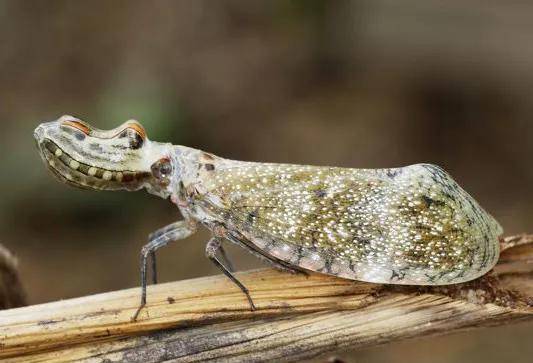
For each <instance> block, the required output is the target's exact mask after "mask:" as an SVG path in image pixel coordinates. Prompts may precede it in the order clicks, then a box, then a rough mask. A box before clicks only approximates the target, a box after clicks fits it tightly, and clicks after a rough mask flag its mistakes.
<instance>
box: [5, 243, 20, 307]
mask: <svg viewBox="0 0 533 363" xmlns="http://www.w3.org/2000/svg"><path fill="white" fill-rule="evenodd" d="M24 305H26V294H25V292H24V289H23V288H22V284H21V282H20V279H19V275H18V268H17V259H16V258H15V257H14V256H13V255H12V254H11V253H10V252H9V251H8V250H7V249H6V248H5V247H4V246H2V245H1V244H0V310H2V309H10V308H16V307H19V306H24Z"/></svg>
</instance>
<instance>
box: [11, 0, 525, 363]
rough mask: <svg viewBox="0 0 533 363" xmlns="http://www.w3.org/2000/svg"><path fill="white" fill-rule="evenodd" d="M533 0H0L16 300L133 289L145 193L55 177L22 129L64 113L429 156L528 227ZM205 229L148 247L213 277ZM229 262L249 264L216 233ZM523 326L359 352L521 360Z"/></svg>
mask: <svg viewBox="0 0 533 363" xmlns="http://www.w3.org/2000/svg"><path fill="white" fill-rule="evenodd" d="M532 14H533V4H532V3H527V2H520V1H508V2H489V3H487V2H483V1H470V2H446V1H435V0H429V1H428V0H405V1H401V2H397V1H394V0H377V1H353V2H349V1H333V2H328V1H217V2H214V1H212V2H209V1H156V2H152V1H146V2H137V1H84V2H82V1H0V119H1V122H2V131H1V133H0V155H1V162H2V177H1V178H0V193H1V197H0V243H3V244H4V245H6V246H7V247H8V248H9V249H10V250H11V251H12V252H13V253H15V254H16V255H17V256H18V258H19V261H20V268H21V273H22V279H23V281H24V283H25V285H26V288H27V290H28V295H29V299H30V302H31V303H40V302H46V301H52V300H58V299H64V298H70V297H75V296H80V295H87V294H94V293H98V292H103V291H109V290H114V289H122V288H127V287H133V286H137V285H138V284H139V277H138V254H139V251H140V248H141V246H142V245H143V244H144V243H145V242H146V236H147V234H148V233H149V232H150V231H153V230H155V229H157V228H159V227H161V226H163V225H165V224H168V223H170V222H172V221H174V220H176V219H178V218H180V217H179V215H178V212H177V209H176V208H175V207H174V206H172V205H171V204H170V203H168V202H165V201H163V200H160V199H157V198H155V197H152V196H149V195H146V194H144V193H134V194H128V193H94V192H86V191H78V190H74V189H70V188H68V187H66V186H64V185H61V184H60V183H58V182H57V181H56V180H55V179H54V178H52V176H51V175H50V174H49V173H48V172H47V171H46V170H45V168H44V166H43V165H42V164H41V161H40V159H39V156H38V154H37V152H36V149H35V147H34V143H33V139H32V131H33V129H34V127H35V126H37V124H38V123H39V122H41V121H49V120H53V119H56V118H58V117H59V116H61V115H62V114H72V115H75V116H78V117H80V118H82V119H84V120H86V121H88V122H90V123H91V124H93V125H95V126H97V127H99V128H104V129H106V128H112V127H115V126H117V125H118V124H120V123H122V122H123V121H125V120H127V119H128V118H136V119H138V120H139V121H141V122H142V123H143V124H144V125H145V127H146V128H147V130H148V134H149V136H150V138H152V139H154V140H158V141H171V142H173V143H177V144H183V145H187V146H191V147H196V148H201V149H204V150H207V151H210V152H213V153H215V154H219V155H220V156H224V157H228V158H234V159H241V160H256V161H274V162H291V163H302V164H303V163H309V164H320V165H337V166H347V167H372V168H373V167H394V166H403V165H407V164H411V163H417V162H432V163H436V164H439V165H441V166H443V167H444V168H445V169H447V170H448V171H449V172H450V173H451V174H452V175H453V176H454V177H455V178H456V180H457V181H458V182H459V183H460V184H462V185H463V186H464V187H465V189H467V190H468V191H469V192H470V193H471V194H472V195H473V196H474V197H475V198H476V199H478V200H479V201H480V203H481V204H482V205H483V206H484V207H485V208H486V209H487V210H488V211H490V212H491V213H492V214H493V215H494V216H495V217H496V218H497V219H498V220H499V221H500V222H501V224H502V225H503V226H504V229H505V230H506V234H514V233H517V232H522V231H529V232H533V222H532V217H533V203H532V202H533V193H532V192H531V185H532V183H533V167H532V166H533V165H532V156H533V117H532V116H533V97H532V96H531V93H532V91H531V90H532V89H533V22H532V21H531V15H532ZM207 236H208V235H207V233H205V232H202V233H198V234H197V235H195V236H194V237H192V238H189V239H187V240H185V241H181V242H178V243H175V244H173V245H171V246H169V247H167V248H165V249H163V250H160V252H159V254H158V256H159V258H160V263H159V267H160V274H161V277H162V280H164V281H169V280H178V279H185V278H190V277H196V276H203V275H207V274H215V273H218V271H217V270H216V268H214V267H212V266H211V264H210V263H209V262H208V261H207V260H206V259H205V258H204V245H205V242H206V240H207ZM230 253H231V254H232V255H233V256H234V260H235V261H236V262H237V263H236V264H237V265H238V266H240V268H241V269H248V268H255V267H259V266H260V265H261V264H260V262H259V261H258V260H256V259H254V258H252V257H250V256H248V255H247V253H246V252H243V251H240V250H238V249H236V248H233V249H231V251H230ZM532 339H533V326H532V325H522V326H512V327H504V328H495V329H491V330H485V331H482V332H472V333H463V334H460V335H455V336H451V337H443V338H435V339H426V340H417V341H409V342H402V343H397V344H392V345H388V346H384V347H380V348H375V349H369V350H365V351H362V352H357V353H349V352H348V353H344V354H341V356H342V357H344V358H346V359H347V360H348V361H357V362H387V361H394V362H410V363H416V362H426V361H432V362H437V363H438V362H466V361H469V362H484V363H486V362H500V361H514V362H529V361H531V356H533V346H532V345H531V344H530V341H531V340H532Z"/></svg>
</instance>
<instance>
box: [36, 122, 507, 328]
mask: <svg viewBox="0 0 533 363" xmlns="http://www.w3.org/2000/svg"><path fill="white" fill-rule="evenodd" d="M35 138H36V140H37V143H38V146H39V150H40V152H41V155H42V157H43V160H44V161H45V162H46V164H47V165H48V167H49V168H50V170H51V171H52V172H53V173H54V174H55V175H56V176H57V177H58V178H60V179H61V180H62V181H64V182H66V183H68V184H70V185H73V186H76V187H81V188H88V189H97V190H131V191H133V190H139V189H143V188H144V189H146V190H147V191H148V192H150V193H152V194H155V195H158V196H161V197H163V198H170V199H171V200H172V201H173V202H174V203H175V204H176V205H177V206H178V208H179V209H180V211H181V213H182V215H183V217H184V220H182V221H178V222H176V223H174V224H171V225H169V226H167V227H164V228H162V229H160V230H158V231H156V232H154V233H153V234H151V235H150V237H149V243H148V244H147V245H145V246H144V248H143V249H142V251H141V284H142V295H141V305H140V307H139V310H138V311H137V312H136V314H135V316H134V319H136V318H137V316H138V314H139V312H140V311H141V308H142V307H143V306H144V305H145V303H146V269H147V262H148V257H151V260H152V263H153V264H152V266H153V270H154V271H153V278H154V282H156V281H157V280H156V274H155V251H156V250H157V249H158V248H160V247H162V246H164V245H166V244H168V243H169V242H172V241H176V240H180V239H184V238H186V237H188V236H190V235H191V234H192V233H194V232H195V231H196V228H197V226H198V225H203V226H205V227H206V228H208V229H209V230H211V231H212V238H211V239H210V240H209V241H208V242H207V246H206V256H207V257H208V258H209V259H211V260H212V261H213V262H214V263H215V264H216V265H217V266H218V267H219V268H220V269H221V270H222V271H223V272H224V273H225V274H226V276H228V277H229V278H230V279H231V280H232V281H233V282H234V283H235V284H236V285H237V286H238V287H239V288H240V289H241V290H242V291H243V292H244V294H245V295H246V297H247V299H248V303H249V305H250V307H251V309H252V310H253V309H255V308H256V307H255V305H254V303H253V299H252V296H251V295H250V292H249V291H248V290H247V289H246V287H245V286H244V285H243V284H242V283H241V282H240V281H239V280H238V279H237V278H236V277H235V276H234V275H233V273H232V269H231V268H230V266H231V264H230V263H229V261H228V259H227V256H226V254H225V252H224V249H223V243H224V242H225V241H231V242H233V243H236V244H237V245H239V246H241V247H244V248H246V249H247V250H248V251H250V252H251V253H253V254H255V255H256V256H258V257H261V258H262V259H264V260H265V261H268V262H269V263H271V264H272V265H273V266H274V267H276V268H278V269H281V270H284V271H290V272H305V271H316V272H320V273H324V274H329V275H335V276H339V277H342V278H346V279H353V280H361V281H368V282H377V283H389V284H410V285H443V284H454V283H459V282H464V281H468V280H472V279H475V278H477V277H479V276H481V275H483V274H485V273H486V272H487V271H489V270H490V269H491V268H492V267H493V266H494V264H495V263H496V261H497V260H498V255H499V243H498V236H499V235H501V233H502V229H501V227H500V225H499V224H498V223H497V222H496V221H495V220H494V219H493V218H492V217H491V216H490V215H489V214H487V213H486V212H485V211H484V210H483V209H482V208H481V207H480V206H479V204H478V203H477V202H476V201H475V200H474V199H473V198H472V197H471V196H470V195H468V194H467V193H466V192H465V191H464V190H463V189H462V188H461V187H460V186H459V185H458V184H457V183H456V182H455V181H454V180H453V179H452V178H451V177H450V175H448V174H447V173H446V172H445V171H444V170H442V169H441V168H439V167H438V166H435V165H431V164H417V165H411V166H406V167H403V168H395V169H349V168H338V167H320V166H304V165H289V164H272V163H256V162H243V161H235V160H228V159H223V158H220V157H217V156H214V155H212V154H209V153H206V152H204V151H201V150H196V149H192V148H188V147H185V146H180V145H171V144H165V143H158V142H153V141H150V140H148V138H147V136H146V132H145V131H144V128H143V127H142V126H141V125H140V124H139V123H138V122H136V121H128V122H126V123H125V124H123V125H122V126H120V127H118V128H117V129H114V130H111V131H102V130H98V129H95V128H92V127H90V126H89V125H87V124H86V123H84V122H82V121H81V120H79V119H77V118H74V117H72V116H63V117H61V118H60V119H59V120H57V121H54V122H49V123H44V124H42V125H40V126H39V127H38V128H37V129H36V130H35ZM252 294H253V291H252Z"/></svg>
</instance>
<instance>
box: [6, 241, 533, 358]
mask: <svg viewBox="0 0 533 363" xmlns="http://www.w3.org/2000/svg"><path fill="white" fill-rule="evenodd" d="M524 241H526V242H524ZM531 242H533V238H532V236H527V235H524V236H519V237H509V238H506V239H505V240H504V241H502V247H505V246H507V247H506V249H505V250H504V251H503V252H502V255H501V258H500V262H499V264H498V265H497V266H496V268H495V269H494V270H493V272H492V273H490V274H489V275H486V276H484V277H482V278H480V279H477V280H475V281H471V282H468V283H464V284H458V285H449V286H444V287H432V288H430V287H401V286H393V285H380V284H370V283H363V282H354V281H350V280H345V279H340V278H334V277H329V276H325V275H320V274H312V275H310V276H309V277H305V276H302V275H288V274H286V273H280V272H277V271H273V270H269V269H264V270H256V271H251V272H244V273H240V274H239V279H241V280H242V281H243V282H244V284H245V285H246V286H248V288H249V289H250V292H251V294H252V297H253V298H254V301H255V302H256V305H257V307H258V310H257V311H255V312H251V311H250V310H249V307H248V303H247V301H246V298H245V297H244V295H243V294H242V293H241V292H240V290H239V289H238V288H236V287H235V286H234V285H233V284H232V283H231V282H230V281H229V280H228V279H226V278H225V277H224V276H213V277H204V278H199V279H193V280H185V281H178V282H173V283H167V284H162V285H157V286H151V287H150V288H149V293H148V305H147V308H146V309H144V310H143V311H142V312H141V315H140V317H139V320H138V321H137V322H135V323H133V322H131V321H130V318H131V317H132V315H133V314H134V312H135V309H136V308H137V304H138V302H139V293H140V291H139V289H138V288H135V289H129V290H122V291H115V292H110V293H105V294H100V295H93V296H88V297H82V298H77V299H72V300H65V301H58V302H53V303H49V304H43V305H36V306H30V307H25V308H18V309H12V310H7V311H3V312H0V358H7V357H10V359H8V361H11V362H37V361H47V360H53V361H60V362H61V361H72V360H89V359H90V360H91V361H95V362H110V361H128V362H161V361H166V360H171V359H175V360H176V361H178V362H181V361H183V362H185V361H187V362H190V361H205V360H209V359H216V360H224V361H257V362H265V361H272V360H276V361H279V360H285V361H294V360H298V359H305V358H310V357H313V356H316V355H319V354H323V353H326V352H331V351H335V350H339V349H347V348H350V349H355V348H362V347H368V346H372V345H377V344H383V343H387V342H390V341H395V340H400V339H405V338H412V337H419V336H428V335H437V334H446V333H449V332H454V331H460V330H464V329H471V328H479V327H485V326H492V325H500V324H506V323H514V322H518V321H524V320H533V308H532V307H531V305H533V298H531V296H533V274H532V272H533V265H532V264H531V262H532V261H533V243H531ZM511 244H512V245H513V246H511Z"/></svg>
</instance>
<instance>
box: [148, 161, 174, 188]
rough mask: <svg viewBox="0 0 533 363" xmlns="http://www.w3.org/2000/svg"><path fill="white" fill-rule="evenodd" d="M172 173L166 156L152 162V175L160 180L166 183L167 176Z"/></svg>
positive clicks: (170, 164)
mask: <svg viewBox="0 0 533 363" xmlns="http://www.w3.org/2000/svg"><path fill="white" fill-rule="evenodd" d="M171 174H172V163H171V162H170V160H169V159H168V158H163V159H160V160H158V161H156V162H155V163H154V164H152V175H153V176H154V177H155V178H156V179H158V180H160V181H165V183H168V178H169V177H170V175H171Z"/></svg>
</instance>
